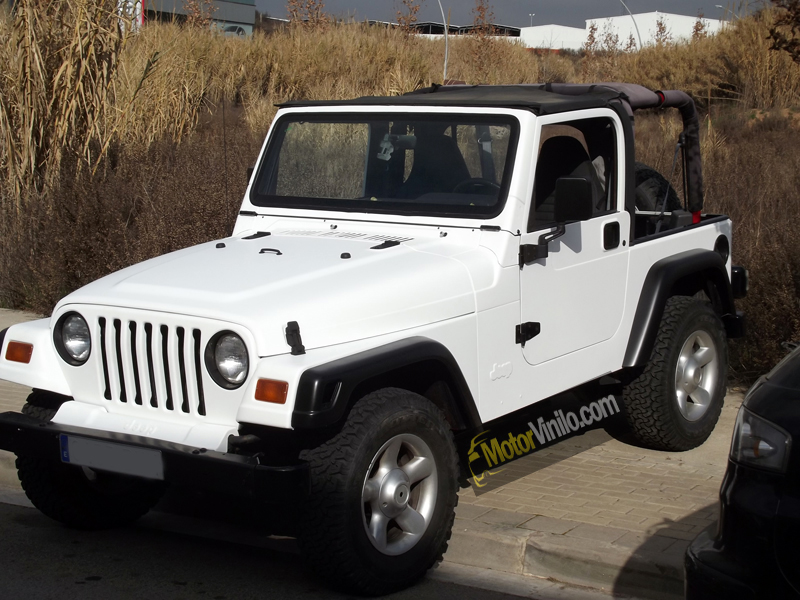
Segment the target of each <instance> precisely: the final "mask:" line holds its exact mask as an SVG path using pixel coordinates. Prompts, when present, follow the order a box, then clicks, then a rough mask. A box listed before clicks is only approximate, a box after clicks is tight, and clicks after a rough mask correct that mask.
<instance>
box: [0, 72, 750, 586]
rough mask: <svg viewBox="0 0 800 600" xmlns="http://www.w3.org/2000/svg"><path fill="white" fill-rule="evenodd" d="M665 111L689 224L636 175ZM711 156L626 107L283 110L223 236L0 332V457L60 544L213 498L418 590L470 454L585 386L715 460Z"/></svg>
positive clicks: (719, 300) (725, 239)
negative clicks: (19, 393)
mask: <svg viewBox="0 0 800 600" xmlns="http://www.w3.org/2000/svg"><path fill="white" fill-rule="evenodd" d="M666 107H675V108H678V109H679V110H680V112H681V114H682V116H683V121H684V132H683V134H682V135H681V141H680V146H681V147H682V149H683V160H682V163H683V167H684V173H685V177H684V180H685V185H684V186H683V187H684V188H685V189H686V198H685V205H684V206H685V209H684V208H682V203H681V200H680V199H679V198H678V195H677V194H676V192H675V190H674V189H673V188H672V187H671V186H670V185H669V183H668V182H667V181H666V179H664V178H663V177H661V176H660V175H658V174H657V173H655V172H654V171H652V170H651V169H648V168H647V167H645V166H643V165H640V164H638V163H635V161H634V143H633V140H634V136H633V110H635V109H639V108H651V109H658V108H666ZM677 156H678V154H677V152H676V157H677ZM699 156H700V155H699V125H698V118H697V114H696V111H695V106H694V103H693V102H692V100H691V99H690V98H689V97H688V96H687V95H686V94H683V93H681V92H674V91H670V92H652V91H649V90H646V89H645V88H642V87H639V86H634V85H627V84H598V85H593V86H589V85H567V84H563V85H549V84H548V85H520V86H495V87H492V86H443V87H440V86H434V87H433V88H428V89H424V90H420V91H418V92H414V93H410V94H406V95H403V96H399V97H391V98H360V99H356V100H351V101H336V102H292V103H288V104H285V105H283V106H282V107H281V109H280V111H279V112H278V115H277V117H276V119H275V122H274V123H273V125H272V128H271V130H270V132H269V135H268V137H267V140H266V142H265V144H264V147H263V149H262V151H261V154H260V157H259V159H258V164H257V167H256V168H255V171H254V173H253V175H252V177H251V181H250V185H249V187H248V189H247V193H246V195H245V198H244V201H243V204H242V208H241V212H240V213H239V217H238V219H237V221H236V225H235V227H234V230H233V235H232V236H231V237H229V238H226V239H223V240H219V241H216V242H211V243H207V244H201V245H199V246H196V247H192V248H187V249H185V250H181V251H178V252H174V253H172V254H169V255H166V256H161V257H159V258H155V259H152V260H149V261H146V262H144V263H141V264H138V265H135V266H132V267H129V268H127V269H124V270H122V271H119V272H117V273H114V274H112V275H109V276H107V277H105V278H103V279H101V280H99V281H96V282H94V283H92V284H90V285H88V286H86V287H84V288H82V289H80V290H78V291H76V292H74V293H72V294H70V295H69V296H67V297H66V298H64V299H63V300H61V301H60V302H59V303H58V305H57V306H56V307H55V310H54V311H53V314H52V317H51V318H49V319H43V320H40V321H34V322H31V323H25V324H20V325H15V326H13V327H11V328H9V329H7V330H5V331H3V332H2V333H0V345H1V346H2V351H1V354H0V377H1V378H3V379H6V380H8V381H13V382H17V383H20V384H23V385H27V386H30V387H32V388H34V391H33V393H32V394H31V396H30V398H29V399H28V403H27V405H26V406H25V408H24V409H23V411H22V414H17V413H5V414H3V415H0V448H3V449H6V450H10V451H13V452H15V453H16V454H17V456H18V460H17V467H18V470H19V477H20V480H21V481H22V485H23V487H24V488H25V491H26V493H27V494H28V497H29V498H30V499H31V501H32V502H33V504H34V505H36V506H37V507H38V508H39V509H40V510H41V511H42V512H44V513H45V514H47V515H48V516H50V517H52V518H54V519H57V520H59V521H61V522H63V523H66V524H68V525H71V526H76V527H83V528H100V527H108V526H114V525H119V524H123V523H127V522H130V521H132V520H134V519H136V518H138V517H139V516H141V515H143V514H144V513H145V512H146V511H148V510H149V509H150V508H151V507H152V506H153V505H154V504H155V503H156V502H157V501H158V499H159V497H160V495H161V494H162V492H163V491H164V489H165V488H166V486H167V485H170V484H174V485H188V486H197V487H205V488H209V489H212V490H216V491H220V492H224V493H226V494H231V495H239V496H241V497H242V498H244V499H256V500H258V501H259V502H264V503H267V504H273V505H280V506H282V507H287V508H286V510H287V514H288V513H289V512H292V511H291V510H290V509H292V508H293V509H295V510H294V512H295V513H297V515H298V517H299V518H298V519H297V536H298V539H299V542H300V545H301V548H302V550H303V552H304V553H305V554H306V556H307V557H308V559H309V560H310V561H311V564H312V565H313V567H314V569H315V571H317V572H318V573H320V574H321V575H322V576H324V577H325V578H327V579H328V581H329V582H331V583H332V584H334V585H337V586H339V587H344V588H347V589H350V590H355V591H358V592H361V593H370V594H374V593H384V592H389V591H392V590H396V589H399V588H401V587H404V586H406V585H409V584H410V583H412V582H413V581H415V580H416V579H418V578H419V577H421V576H422V575H423V574H424V573H425V572H426V570H427V569H428V568H430V567H431V566H432V565H433V564H434V563H435V562H436V561H437V560H438V559H440V558H441V556H442V554H443V552H444V551H445V549H446V547H447V541H448V539H449V537H450V529H451V527H452V524H453V519H454V507H455V504H456V501H457V495H456V492H457V489H458V486H459V481H462V482H463V481H464V479H463V476H464V475H466V474H467V473H465V472H464V471H465V461H464V460H463V455H462V460H460V461H459V459H458V456H459V453H458V452H457V445H456V440H461V439H471V438H473V437H474V436H475V434H476V433H479V432H481V431H483V430H485V429H486V428H490V427H492V425H493V422H494V423H496V422H497V420H498V419H500V418H503V417H507V416H508V415H512V416H513V415H516V414H523V413H524V412H525V411H526V410H527V409H529V408H530V407H532V406H536V405H538V406H544V404H540V403H542V402H545V404H548V403H549V405H551V406H554V407H556V408H557V406H558V402H559V399H560V398H563V397H565V394H573V396H574V394H576V393H577V394H578V395H580V393H581V390H584V391H585V390H594V391H589V392H585V393H584V396H586V397H589V398H591V397H592V395H593V394H602V397H607V396H608V394H613V395H614V399H615V401H616V400H618V401H619V406H620V407H621V411H622V413H623V415H624V423H625V425H626V427H627V429H628V435H630V436H632V437H633V438H634V440H635V441H636V442H637V443H639V444H643V445H646V446H649V447H651V448H657V449H663V450H685V449H688V448H692V447H695V446H697V445H699V444H701V443H702V442H703V441H704V440H705V439H706V438H707V437H708V435H709V434H710V432H711V431H712V429H713V427H714V425H715V423H716V421H717V418H718V415H719V413H720V409H721V405H722V400H723V396H724V393H725V381H726V374H727V339H726V338H727V337H736V336H740V335H743V332H744V320H743V316H742V315H741V314H738V313H737V311H736V310H735V307H734V299H735V298H739V297H743V296H744V294H745V292H746V287H747V277H746V272H745V271H744V270H743V269H741V268H738V267H732V266H731V261H730V240H731V222H730V220H729V219H728V218H727V217H725V216H720V215H710V214H705V213H703V212H702V199H703V192H702V172H701V169H700V158H699ZM598 389H602V390H604V391H602V392H598V391H596V390H598ZM599 397H600V396H598V395H594V399H595V400H596V399H597V398H599ZM539 433H541V431H540V432H539ZM537 435H538V434H537ZM532 439H533V438H531V440H532ZM459 463H461V467H459ZM460 469H461V471H460Z"/></svg>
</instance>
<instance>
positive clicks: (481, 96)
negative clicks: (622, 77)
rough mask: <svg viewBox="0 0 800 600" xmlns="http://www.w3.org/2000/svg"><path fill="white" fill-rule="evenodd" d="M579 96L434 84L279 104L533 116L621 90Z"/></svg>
mask: <svg viewBox="0 0 800 600" xmlns="http://www.w3.org/2000/svg"><path fill="white" fill-rule="evenodd" d="M592 88H593V89H591V90H587V91H586V92H585V93H582V94H580V95H567V94H562V93H557V92H555V91H553V90H552V86H550V85H549V84H536V85H530V84H528V85H525V84H523V85H434V86H432V87H428V88H423V89H420V90H416V91H414V92H409V93H407V94H403V95H402V96H363V97H361V98H354V99H352V100H292V101H290V102H285V103H283V104H281V105H280V106H281V107H284V108H288V107H305V106H307V107H312V106H453V107H458V106H469V107H479V106H482V107H491V108H520V109H525V110H530V111H532V112H533V113H535V114H537V115H550V114H555V113H561V112H570V111H573V110H582V109H586V108H604V107H607V106H609V103H610V102H612V101H614V100H619V99H620V98H621V97H622V93H621V92H619V91H617V90H612V89H609V88H607V87H603V86H592Z"/></svg>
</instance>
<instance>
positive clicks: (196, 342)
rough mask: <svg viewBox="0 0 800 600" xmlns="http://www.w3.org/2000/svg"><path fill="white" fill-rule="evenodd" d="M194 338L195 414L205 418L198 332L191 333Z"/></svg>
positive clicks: (196, 330) (197, 330)
mask: <svg viewBox="0 0 800 600" xmlns="http://www.w3.org/2000/svg"><path fill="white" fill-rule="evenodd" d="M192 336H193V337H194V373H195V377H196V379H197V414H199V415H201V416H206V399H205V396H203V372H202V370H201V369H200V330H199V329H195V330H194V331H193V332H192Z"/></svg>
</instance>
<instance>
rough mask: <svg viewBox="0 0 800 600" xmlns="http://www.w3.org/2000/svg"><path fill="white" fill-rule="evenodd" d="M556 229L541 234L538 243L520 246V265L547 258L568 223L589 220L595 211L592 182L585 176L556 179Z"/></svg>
mask: <svg viewBox="0 0 800 600" xmlns="http://www.w3.org/2000/svg"><path fill="white" fill-rule="evenodd" d="M553 208H554V213H555V215H554V216H555V221H556V223H557V226H556V228H555V230H553V231H551V232H549V233H544V234H542V235H540V236H539V243H538V244H525V245H523V246H522V247H521V248H520V254H519V266H520V268H522V267H523V266H524V265H526V264H528V263H531V262H533V261H534V260H538V259H540V258H547V257H548V256H549V255H550V247H549V246H550V242H552V241H553V240H557V239H558V238H560V237H561V236H562V235H564V234H565V233H566V232H567V227H566V224H567V223H569V222H574V221H588V220H589V219H591V218H592V213H593V211H594V198H593V194H592V183H591V182H590V181H589V180H587V179H583V178H576V177H561V178H560V179H558V180H557V181H556V197H555V202H554V207H553Z"/></svg>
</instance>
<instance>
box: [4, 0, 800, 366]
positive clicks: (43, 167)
mask: <svg viewBox="0 0 800 600" xmlns="http://www.w3.org/2000/svg"><path fill="white" fill-rule="evenodd" d="M18 6H20V7H21V10H20V12H19V13H18V14H19V15H21V17H18V18H17V21H16V22H15V23H10V22H8V21H3V22H2V23H0V42H2V48H0V53H2V57H3V60H2V61H0V75H2V77H1V78H0V109H2V110H0V112H1V113H2V115H0V140H2V146H1V147H0V168H2V173H3V180H2V181H0V186H2V187H0V197H2V205H1V206H0V303H2V304H5V305H6V306H13V307H20V308H33V309H35V310H39V311H41V312H48V311H49V310H50V308H51V307H52V305H53V303H54V302H55V301H57V300H58V299H59V298H60V297H61V296H62V295H63V294H65V293H67V292H69V291H70V290H72V289H75V288H76V287H78V286H79V285H82V284H84V283H86V282H88V281H91V280H92V279H95V278H96V277H99V276H101V275H103V274H105V273H108V272H110V271H113V270H115V269H118V268H121V267H123V266H126V265H128V264H131V263H133V262H136V261H139V260H142V259H144V258H148V257H151V256H155V255H157V254H160V253H163V252H167V251H170V250H173V249H176V248H179V247H183V246H187V245H190V244H194V243H197V242H199V241H203V240H207V239H212V238H215V237H219V236H222V235H224V234H226V233H227V232H228V231H229V230H230V227H231V226H232V224H233V220H234V218H235V212H236V208H237V206H238V204H239V201H240V198H241V194H242V192H243V190H244V185H245V182H244V170H245V168H246V167H247V166H251V165H252V163H253V162H254V161H255V157H256V155H257V152H258V148H259V146H260V143H261V141H262V140H263V136H264V134H265V132H266V130H267V128H268V126H269V123H270V122H271V120H272V118H273V116H274V114H275V111H276V108H275V106H274V105H275V104H276V103H279V102H283V101H286V100H291V99H295V98H309V99H327V98H345V97H354V96H360V95H386V94H397V93H402V92H405V91H409V90H412V89H415V88H419V87H422V86H425V85H429V84H431V83H433V82H438V81H440V80H441V78H442V62H443V58H444V45H443V44H442V43H441V42H435V41H430V40H427V39H423V38H420V37H416V36H408V35H405V34H404V32H402V31H399V30H397V31H396V30H388V29H382V28H375V27H373V28H370V27H367V26H365V25H362V24H346V25H341V24H340V25H334V24H330V23H326V24H325V26H324V27H320V28H316V29H313V28H311V29H310V28H307V27H306V28H304V27H290V28H288V29H287V30H285V31H282V32H276V33H274V34H272V35H270V36H268V37H266V36H264V35H262V34H260V33H256V34H255V35H254V36H252V37H250V38H246V39H239V38H227V37H222V36H220V35H215V34H213V33H212V32H211V31H206V30H202V29H197V28H180V27H178V26H177V25H169V24H153V25H148V26H146V27H145V28H143V30H142V31H141V32H139V33H138V34H137V35H136V36H133V38H132V39H130V40H128V41H127V43H126V40H125V36H124V34H123V33H122V32H120V31H119V30H117V29H116V28H115V27H112V26H111V24H110V22H109V20H108V11H107V10H106V12H105V13H104V12H103V10H104V9H103V7H104V6H107V4H104V0H75V1H74V2H73V3H72V4H70V5H69V6H67V5H66V3H64V2H63V0H50V2H49V3H45V4H44V5H42V4H40V3H34V2H33V0H21V1H20V2H19V4H18ZM33 6H36V7H37V10H36V11H32V7H33ZM26 7H27V8H26ZM40 7H46V10H45V9H43V8H40ZM68 10H70V11H81V10H82V11H84V12H83V13H80V14H82V15H84V18H83V20H80V19H78V20H77V21H76V20H75V19H72V20H70V19H65V18H61V19H60V20H59V21H58V23H60V25H59V26H58V27H56V26H55V25H53V23H49V22H48V21H47V18H52V17H47V15H48V14H52V15H55V14H59V15H66V14H67V12H65V11H68ZM93 10H94V11H96V13H95V15H96V16H95V17H93V19H94V21H92V18H89V17H90V13H91V11H93ZM26 11H27V12H26ZM47 11H50V12H49V13H48V12H47ZM59 11H61V12H59ZM69 14H73V13H69ZM76 14H77V13H76ZM25 15H28V17H25ZM104 15H105V16H104ZM22 18H29V20H31V23H33V20H36V19H39V21H38V25H36V27H39V28H40V29H39V30H41V31H48V32H51V33H49V34H48V35H49V36H50V37H48V36H43V37H41V36H40V37H39V38H37V39H36V40H33V39H29V41H28V42H26V43H27V44H28V45H27V46H26V45H25V44H24V43H21V42H20V40H21V39H22V37H24V36H22V33H21V32H23V31H24V27H23V25H24V24H21V22H20V19H22ZM87 19H88V20H87ZM103 19H105V20H103ZM90 21H91V22H95V21H96V26H94V28H92V27H85V26H84V25H85V24H86V23H89V22H90ZM773 21H774V13H771V12H765V13H761V14H759V15H755V16H752V17H750V18H744V19H740V20H738V21H734V26H733V27H731V28H730V29H728V30H726V31H724V32H722V33H721V34H719V35H717V36H715V37H707V38H700V39H697V40H694V41H692V42H691V43H684V44H663V45H662V46H661V47H658V48H647V49H645V50H643V51H641V52H634V53H629V52H624V51H622V50H620V49H619V48H618V47H607V48H605V49H602V48H601V49H599V50H597V51H596V52H594V53H591V54H588V55H583V56H581V55H578V54H576V55H558V54H549V53H532V52H530V51H528V50H526V49H524V48H522V47H520V46H518V45H514V44H510V43H507V42H505V41H497V40H494V39H491V38H487V37H483V38H479V39H474V38H458V39H451V47H450V56H451V59H450V64H449V72H448V76H449V77H451V78H454V79H462V80H465V81H467V82H471V83H521V82H538V81H575V82H577V81H596V80H618V81H629V82H635V83H641V84H643V85H646V86H648V87H651V88H655V89H659V88H661V89H684V90H687V91H689V92H690V93H691V94H693V95H694V96H695V98H696V99H697V100H698V102H699V104H700V105H701V106H702V107H704V108H705V109H706V110H708V109H709V108H710V114H711V115H712V118H711V119H710V120H708V119H707V120H706V123H705V127H704V134H703V151H704V155H705V156H704V158H705V167H706V190H707V207H708V209H709V210H710V211H714V212H726V213H728V214H730V215H731V216H732V217H733V219H734V227H735V230H734V235H735V243H734V258H735V260H736V261H737V262H739V263H741V264H744V265H746V266H747V267H748V268H749V269H750V271H751V279H752V288H751V294H750V297H749V298H748V299H747V300H746V301H745V302H744V303H743V306H744V308H745V309H746V310H747V312H748V314H749V318H750V319H751V323H752V330H753V331H757V332H758V335H753V336H751V337H750V338H748V340H747V341H746V342H745V343H744V344H742V343H740V344H738V345H737V346H736V347H735V349H734V350H735V352H734V354H733V359H732V360H733V366H734V369H735V370H736V372H737V373H739V374H741V375H743V376H751V375H753V374H757V373H759V372H763V370H764V369H766V368H768V367H769V366H770V365H771V364H773V363H774V362H775V360H777V358H778V357H779V356H780V354H781V353H782V352H783V350H782V348H781V343H782V342H785V341H789V340H796V339H798V338H800V323H798V319H797V317H796V316H795V315H796V314H797V298H798V290H799V289H800V245H798V241H797V237H798V236H797V234H796V233H795V231H794V229H795V228H794V226H793V225H792V224H793V223H794V222H797V219H798V218H800V207H799V206H798V205H797V203H796V202H795V201H794V198H795V197H796V190H797V189H798V188H800V185H798V184H800V175H798V173H800V149H796V144H795V143H794V140H795V139H796V136H797V130H796V128H795V126H794V125H793V123H794V120H793V113H791V112H790V111H787V109H791V108H792V107H795V106H800V66H798V65H796V64H794V63H792V62H791V60H789V59H788V57H785V56H783V55H781V54H780V53H775V52H770V51H769V50H768V46H769V42H768V41H767V35H768V30H769V27H770V25H771V23H772V22H773ZM59 27H60V28H59ZM48 28H49V29H48ZM34 29H35V27H34V28H33V29H30V30H31V31H33V30H34ZM39 30H37V31H39ZM52 32H54V33H52ZM14 36H16V37H14ZM20 36H22V37H20ZM86 49H89V50H91V52H88V53H87V52H86ZM37 57H42V59H41V60H40V59H39V58H37ZM37 69H40V71H37ZM37 72H41V73H44V74H47V75H46V76H45V77H40V78H39V79H37V78H36V77H27V78H26V77H24V76H23V75H22V74H24V73H29V74H30V73H37ZM59 73H62V74H63V75H58V74H59ZM54 82H55V83H54ZM56 83H57V84H58V85H56ZM26 86H27V87H26ZM31 86H33V87H31ZM35 86H39V87H36V88H35V93H30V94H29V92H28V91H27V90H34V87H35ZM223 107H224V108H225V113H226V118H227V129H226V130H223V128H222V127H221V119H222V110H221V109H222V108H223ZM755 109H759V111H758V112H754V111H755ZM774 109H783V110H782V111H781V110H774ZM752 114H756V115H757V118H752V119H751V118H750V116H751V115H752ZM764 115H767V117H766V118H764ZM637 127H638V130H637V144H638V148H637V152H638V153H639V155H640V157H642V158H643V159H644V160H645V161H646V162H648V163H650V164H652V165H653V166H655V167H657V168H659V169H660V170H662V171H665V172H666V171H669V168H670V166H671V161H672V151H673V145H674V142H675V138H676V136H677V132H678V126H677V124H676V123H675V122H673V121H671V120H670V119H667V118H664V117H663V116H662V115H653V116H649V117H646V118H642V119H639V120H638V124H637ZM30 131H33V132H35V135H32V136H31V135H28V133H27V132H30ZM223 135H224V136H225V142H226V143H223ZM225 146H227V150H228V155H227V163H228V172H227V173H226V171H225V156H224V155H223V148H224V147H225ZM103 149H106V150H107V151H108V154H107V156H105V158H103V156H104V155H103V152H102V150H103ZM98 160H99V161H100V162H99V164H100V167H101V168H100V169H99V170H98V171H97V172H95V173H92V170H91V169H86V168H79V167H80V166H81V165H83V166H84V167H85V166H86V165H87V164H89V165H94V164H98ZM76 173H77V175H76ZM46 181H51V182H52V185H50V186H48V185H45V182H46ZM226 189H227V193H226ZM20 207H25V208H24V210H20ZM16 214H19V215H20V217H17V216H15V215H16Z"/></svg>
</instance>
